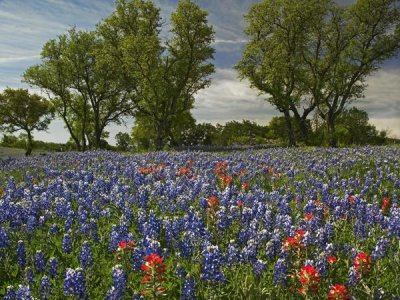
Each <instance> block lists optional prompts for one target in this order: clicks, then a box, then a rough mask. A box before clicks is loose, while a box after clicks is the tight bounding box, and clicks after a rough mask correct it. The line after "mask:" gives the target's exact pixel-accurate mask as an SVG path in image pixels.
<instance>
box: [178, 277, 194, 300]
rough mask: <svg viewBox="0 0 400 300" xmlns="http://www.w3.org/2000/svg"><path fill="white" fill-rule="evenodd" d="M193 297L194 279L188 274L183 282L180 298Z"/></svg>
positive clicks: (187, 298)
mask: <svg viewBox="0 0 400 300" xmlns="http://www.w3.org/2000/svg"><path fill="white" fill-rule="evenodd" d="M193 299H196V281H195V280H194V278H193V277H190V276H189V278H187V279H186V280H185V281H184V283H183V288H182V296H181V300H193Z"/></svg>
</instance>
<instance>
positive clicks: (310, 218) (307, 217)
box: [304, 214, 314, 221]
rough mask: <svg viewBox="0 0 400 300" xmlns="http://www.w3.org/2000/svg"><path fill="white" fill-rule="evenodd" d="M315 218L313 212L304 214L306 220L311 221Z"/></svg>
mask: <svg viewBox="0 0 400 300" xmlns="http://www.w3.org/2000/svg"><path fill="white" fill-rule="evenodd" d="M313 218H314V215H313V214H305V215H304V220H306V221H310V220H312V219H313Z"/></svg>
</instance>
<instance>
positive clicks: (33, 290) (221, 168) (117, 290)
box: [0, 147, 400, 299]
mask: <svg viewBox="0 0 400 300" xmlns="http://www.w3.org/2000/svg"><path fill="white" fill-rule="evenodd" d="M0 174H1V176H0V183H1V184H0V187H1V189H0V196H1V200H0V257H1V263H0V295H1V297H2V298H4V299H34V298H39V299H141V298H146V299H161V298H164V297H165V298H168V299H301V298H307V299H352V297H354V298H355V299H396V298H397V299H398V298H399V297H400V281H399V276H400V255H399V251H400V207H399V203H398V199H397V194H398V193H399V191H400V149H399V148H380V147H375V148H374V147H366V148H354V149H270V150H261V151H241V152H239V151H237V152H232V153H225V154H221V153H218V154H213V153H200V152H198V153H194V152H185V153H172V152H171V153H170V152H158V153H150V154H146V155H135V156H126V155H120V154H116V153H111V152H90V153H68V154H62V155H51V156H45V157H32V158H26V159H25V158H19V159H7V160H3V161H0Z"/></svg>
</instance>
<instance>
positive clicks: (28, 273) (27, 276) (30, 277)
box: [24, 267, 35, 284]
mask: <svg viewBox="0 0 400 300" xmlns="http://www.w3.org/2000/svg"><path fill="white" fill-rule="evenodd" d="M34 278H35V274H33V271H32V268H31V267H26V268H25V271H24V281H25V282H26V283H27V284H32V283H33V281H34Z"/></svg>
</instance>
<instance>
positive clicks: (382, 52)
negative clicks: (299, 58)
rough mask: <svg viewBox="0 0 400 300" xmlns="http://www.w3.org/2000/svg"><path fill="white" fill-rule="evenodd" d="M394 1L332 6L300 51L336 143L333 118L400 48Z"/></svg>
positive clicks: (399, 18) (367, 0)
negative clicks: (304, 49) (309, 40)
mask: <svg viewBox="0 0 400 300" xmlns="http://www.w3.org/2000/svg"><path fill="white" fill-rule="evenodd" d="M398 4H399V1H398V0H358V1H356V2H355V3H354V4H353V5H351V6H349V7H348V8H340V7H337V6H335V7H333V8H332V9H331V10H330V11H329V13H328V14H327V16H326V17H325V18H324V19H321V21H320V23H319V24H317V25H316V26H315V27H314V29H313V32H312V36H313V39H314V41H313V42H312V44H310V47H308V48H307V51H306V52H304V60H305V62H306V65H307V68H306V73H307V74H309V75H308V78H310V79H311V80H310V81H309V82H308V83H306V84H305V86H306V88H307V90H308V91H309V93H310V94H311V95H312V96H313V98H314V99H315V101H316V103H317V106H318V113H319V115H320V117H321V118H322V119H324V120H325V121H326V123H327V126H328V133H329V135H330V145H331V146H333V147H335V146H336V145H337V135H336V134H335V133H336V130H335V123H336V120H337V118H338V117H339V116H340V115H341V114H342V113H343V111H344V110H345V109H346V106H347V105H349V104H350V103H351V102H353V101H354V100H356V99H358V98H360V97H362V96H363V92H364V90H365V87H366V85H365V80H366V78H367V76H369V75H371V74H372V73H373V72H374V71H376V70H378V69H379V66H380V64H381V63H382V62H383V61H385V60H386V59H388V58H390V57H392V56H393V55H395V54H396V53H397V52H398V50H399V48H400V11H399V8H398Z"/></svg>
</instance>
